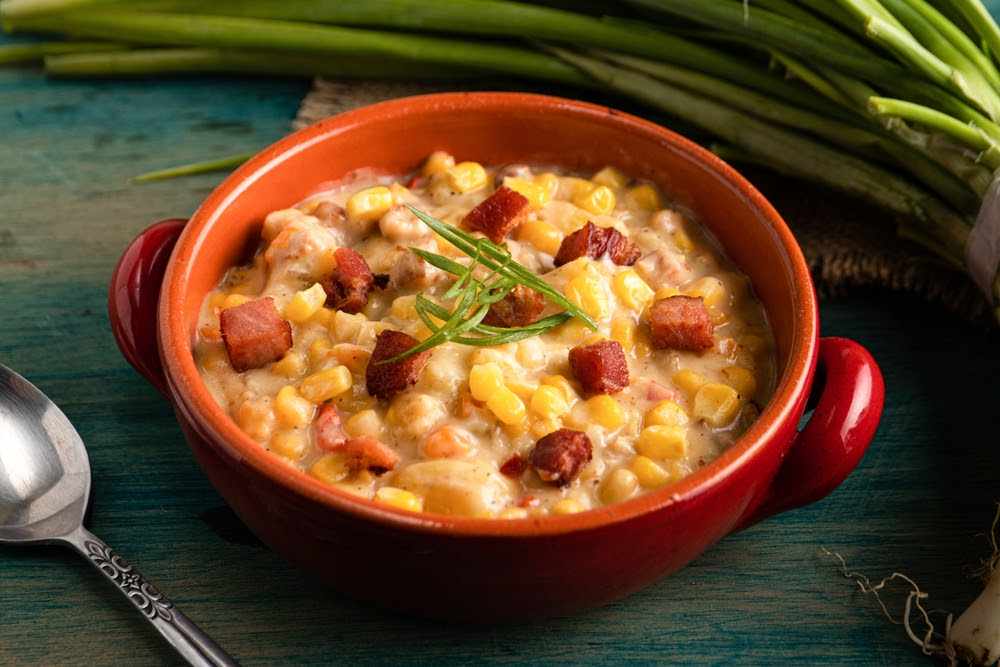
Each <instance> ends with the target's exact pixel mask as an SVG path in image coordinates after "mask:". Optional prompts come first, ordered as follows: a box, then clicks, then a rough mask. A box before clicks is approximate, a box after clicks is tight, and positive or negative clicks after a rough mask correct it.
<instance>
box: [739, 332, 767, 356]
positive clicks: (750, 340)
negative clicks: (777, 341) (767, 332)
mask: <svg viewBox="0 0 1000 667" xmlns="http://www.w3.org/2000/svg"><path fill="white" fill-rule="evenodd" d="M740 343H741V344H742V345H743V347H744V348H746V349H747V351H749V352H751V353H753V354H757V353H758V352H762V351H763V350H766V349H767V348H768V342H767V339H765V338H764V337H763V336H758V335H757V334H744V335H743V337H742V338H741V339H740Z"/></svg>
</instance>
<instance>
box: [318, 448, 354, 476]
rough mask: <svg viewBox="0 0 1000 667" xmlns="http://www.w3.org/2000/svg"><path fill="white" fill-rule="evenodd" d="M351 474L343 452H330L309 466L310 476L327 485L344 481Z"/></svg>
mask: <svg viewBox="0 0 1000 667" xmlns="http://www.w3.org/2000/svg"><path fill="white" fill-rule="evenodd" d="M350 472H351V469H350V468H349V467H348V466H347V459H346V457H345V456H344V454H343V452H329V453H327V454H323V456H321V457H319V458H318V459H316V462H315V463H313V464H312V465H311V466H309V474H310V475H312V476H313V477H315V478H316V479H318V480H320V481H323V482H326V483H327V484H336V483H337V482H341V481H343V480H344V479H345V478H346V477H347V476H348V475H349V474H350Z"/></svg>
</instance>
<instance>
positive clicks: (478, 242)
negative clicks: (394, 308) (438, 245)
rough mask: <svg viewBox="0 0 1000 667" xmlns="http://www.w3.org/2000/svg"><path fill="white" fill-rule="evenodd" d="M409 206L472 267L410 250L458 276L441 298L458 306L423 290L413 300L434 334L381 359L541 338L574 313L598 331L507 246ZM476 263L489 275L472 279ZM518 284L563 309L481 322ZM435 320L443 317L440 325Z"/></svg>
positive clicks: (584, 315) (394, 359) (393, 358)
mask: <svg viewBox="0 0 1000 667" xmlns="http://www.w3.org/2000/svg"><path fill="white" fill-rule="evenodd" d="M407 208H408V209H410V211H411V212H412V213H413V215H415V216H417V218H419V219H420V220H421V221H422V222H423V223H424V224H425V225H427V226H428V227H430V228H431V229H433V230H434V231H435V232H437V233H438V234H439V235H440V236H441V237H442V238H443V239H445V240H446V241H448V243H450V244H452V245H453V246H455V247H456V248H458V249H459V250H461V251H462V252H463V253H465V254H466V255H468V256H469V257H470V258H472V262H471V263H470V264H469V266H464V265H462V264H459V263H458V262H456V261H454V260H452V259H449V258H448V257H445V256H444V255H439V254H437V253H433V252H429V251H427V250H423V249H421V248H410V250H412V251H413V252H415V253H416V254H417V255H419V256H420V257H421V258H422V259H423V260H424V261H425V262H427V263H428V264H430V265H431V266H434V267H436V268H438V269H441V270H442V271H445V272H447V273H450V274H452V275H454V276H456V277H457V280H456V281H455V282H454V283H453V284H452V285H451V287H449V288H448V290H447V291H446V292H445V293H444V294H443V295H442V296H441V298H442V300H444V301H455V302H456V303H455V306H454V309H453V310H450V311H449V310H448V309H447V308H444V307H443V306H440V305H438V304H436V303H434V302H433V301H431V300H430V299H428V298H427V297H425V296H424V295H423V294H418V295H417V300H416V304H415V305H416V309H417V315H418V316H419V317H420V319H421V321H423V323H424V324H426V325H427V328H428V329H430V330H431V335H430V336H428V337H427V338H425V339H424V340H422V341H421V342H420V343H418V344H417V345H415V346H413V347H411V348H410V349H409V350H407V351H406V352H403V353H402V354H399V355H396V356H395V357H392V358H391V359H386V360H385V361H383V362H382V363H387V362H390V361H397V360H399V359H403V358H405V357H408V356H410V355H413V354H417V353H418V352H423V351H424V350H429V349H430V348H432V347H435V346H437V345H440V344H442V343H446V342H455V343H461V344H463V345H476V346H481V347H490V346H493V345H503V344H505V343H511V342H514V341H517V340H521V339H522V338H530V337H531V336H538V335H540V334H543V333H545V332H546V331H548V330H549V329H552V328H553V327H555V326H558V325H560V324H562V323H563V322H566V321H567V320H569V319H571V318H573V317H578V318H580V319H581V320H583V321H584V322H585V323H586V324H587V326H589V327H590V328H591V329H594V330H595V331H596V330H597V324H596V323H595V322H594V321H593V320H592V319H591V318H590V316H589V315H587V314H586V313H585V312H583V311H582V310H580V309H579V308H578V307H577V306H575V305H574V304H573V303H572V302H570V301H569V300H568V299H567V298H566V297H565V296H563V295H562V294H561V293H560V292H559V291H558V290H557V289H555V288H554V287H552V286H551V285H549V284H548V283H547V282H545V281H544V280H543V279H542V278H540V277H539V276H537V275H535V274H534V273H532V272H531V271H530V270H528V269H526V268H525V267H523V266H521V265H520V264H518V263H517V262H516V261H514V259H513V257H511V254H510V250H508V249H507V247H506V246H501V245H497V244H496V243H493V242H492V241H490V240H489V239H486V238H477V237H475V236H472V235H471V234H468V233H466V232H464V231H462V230H461V229H458V228H456V227H452V226H451V225H449V224H447V223H445V222H442V221H440V220H438V219H437V218H434V217H432V216H430V215H427V214H426V213H424V212H422V211H419V210H417V209H416V208H414V207H412V206H409V205H407ZM476 264H481V265H482V266H484V267H486V268H487V269H489V270H490V274H489V275H488V276H486V278H484V279H482V280H477V279H476V278H473V277H472V270H473V268H475V266H476ZM517 285H524V286H525V287H529V288H531V289H533V290H535V291H536V292H539V293H540V294H542V295H543V296H545V297H546V298H548V299H549V301H551V302H552V303H554V304H555V305H557V306H559V307H561V308H564V309H565V311H564V312H561V313H556V314H554V315H549V316H548V317H544V318H542V319H540V320H538V321H537V322H532V323H531V324H528V325H526V326H523V327H494V326H490V325H487V324H483V323H482V321H483V318H485V317H486V313H487V312H489V307H490V305H491V304H493V303H496V302H498V301H501V300H502V299H503V298H504V297H505V296H507V294H508V293H509V292H510V291H511V290H512V289H514V287H515V286H517ZM435 320H439V321H441V324H438V322H437V321H435ZM470 334H471V335H470Z"/></svg>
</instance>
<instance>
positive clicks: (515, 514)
mask: <svg viewBox="0 0 1000 667" xmlns="http://www.w3.org/2000/svg"><path fill="white" fill-rule="evenodd" d="M497 518H498V519H527V518H528V510H526V509H525V508H523V507H508V508H507V509H505V510H503V511H501V512H500V514H498V515H497Z"/></svg>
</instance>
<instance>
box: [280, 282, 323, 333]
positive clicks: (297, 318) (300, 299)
mask: <svg viewBox="0 0 1000 667" xmlns="http://www.w3.org/2000/svg"><path fill="white" fill-rule="evenodd" d="M324 303H326V290H324V289H323V286H322V285H320V284H319V283H313V286H312V287H310V288H309V289H304V290H299V291H298V292H296V293H295V294H294V295H293V296H292V299H291V301H289V302H288V305H287V306H285V319H286V320H291V321H292V322H294V323H296V324H301V323H303V322H305V321H306V320H308V319H309V318H310V317H312V316H313V315H315V314H316V313H317V312H318V311H319V310H320V309H321V308H322V307H323V304H324Z"/></svg>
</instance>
